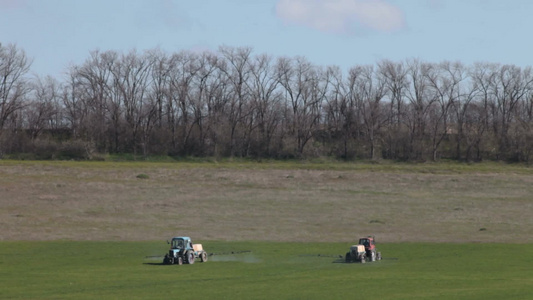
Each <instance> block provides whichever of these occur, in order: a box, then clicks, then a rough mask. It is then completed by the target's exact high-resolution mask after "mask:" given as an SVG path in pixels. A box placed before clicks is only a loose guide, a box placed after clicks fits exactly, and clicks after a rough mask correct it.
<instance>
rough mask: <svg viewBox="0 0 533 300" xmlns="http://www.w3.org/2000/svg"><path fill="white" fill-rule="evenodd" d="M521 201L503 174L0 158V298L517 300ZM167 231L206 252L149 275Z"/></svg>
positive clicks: (526, 256)
mask: <svg viewBox="0 0 533 300" xmlns="http://www.w3.org/2000/svg"><path fill="white" fill-rule="evenodd" d="M531 195H533V169H532V168H530V167H528V166H523V165H508V164H500V163H482V164H473V165H467V164H458V163H438V164H401V163H390V162H379V163H341V162H327V161H325V162H262V163H257V162H248V161H233V162H232V161H225V162H216V161H215V162H205V161H204V162H120V163H117V162H28V161H0V228H1V230H0V299H164V298H172V299H174V298H181V299H345V298H348V299H353V298H359V297H363V298H371V299H502V298H503V299H529V298H531V295H533V272H532V271H531V266H533V235H532V234H531V232H533V197H532V196H531ZM368 234H372V235H375V236H376V239H377V242H378V249H379V250H380V251H381V252H382V253H383V257H384V259H383V260H382V261H380V262H376V263H366V264H364V265H363V264H345V263H343V262H342V259H340V258H339V257H340V256H343V255H344V254H345V253H346V251H347V250H348V248H349V246H350V245H351V244H353V243H355V241H356V240H357V238H358V237H359V236H364V235H368ZM176 235H186V236H191V237H192V239H193V241H194V242H196V243H202V244H203V245H204V248H205V249H206V250H207V251H208V252H209V253H215V255H213V256H210V259H209V261H208V262H207V263H196V264H194V265H192V266H191V265H183V266H175V265H174V266H166V265H161V264H160V263H161V261H162V256H163V255H164V254H165V253H166V251H167V247H168V245H167V244H166V243H165V240H167V239H169V238H171V237H172V236H176ZM240 251H245V252H244V253H238V254H231V252H240Z"/></svg>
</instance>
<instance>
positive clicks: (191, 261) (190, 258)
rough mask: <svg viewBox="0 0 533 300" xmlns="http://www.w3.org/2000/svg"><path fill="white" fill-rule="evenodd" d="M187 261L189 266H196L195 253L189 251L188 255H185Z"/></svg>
mask: <svg viewBox="0 0 533 300" xmlns="http://www.w3.org/2000/svg"><path fill="white" fill-rule="evenodd" d="M185 259H186V260H187V262H186V263H188V264H189V265H192V264H194V252H192V251H187V253H186V254H185Z"/></svg>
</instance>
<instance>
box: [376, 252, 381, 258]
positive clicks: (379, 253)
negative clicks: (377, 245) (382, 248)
mask: <svg viewBox="0 0 533 300" xmlns="http://www.w3.org/2000/svg"><path fill="white" fill-rule="evenodd" d="M376 259H377V260H381V252H378V254H377V256H376Z"/></svg>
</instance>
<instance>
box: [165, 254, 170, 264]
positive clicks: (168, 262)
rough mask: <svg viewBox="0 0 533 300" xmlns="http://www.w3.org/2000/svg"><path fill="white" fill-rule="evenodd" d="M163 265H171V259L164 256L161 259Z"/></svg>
mask: <svg viewBox="0 0 533 300" xmlns="http://www.w3.org/2000/svg"><path fill="white" fill-rule="evenodd" d="M163 264H165V265H171V264H172V257H170V256H168V254H167V255H165V258H164V259H163Z"/></svg>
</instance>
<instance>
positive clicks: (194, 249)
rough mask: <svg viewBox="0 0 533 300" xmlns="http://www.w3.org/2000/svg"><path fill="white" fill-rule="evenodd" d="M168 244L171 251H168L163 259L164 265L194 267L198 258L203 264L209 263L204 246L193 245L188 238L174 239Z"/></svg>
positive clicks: (179, 237)
mask: <svg viewBox="0 0 533 300" xmlns="http://www.w3.org/2000/svg"><path fill="white" fill-rule="evenodd" d="M168 243H169V244H170V250H168V253H167V254H166V255H165V258H164V259H163V263H164V264H167V265H173V264H178V265H182V264H190V265H192V264H194V261H195V260H196V259H197V258H198V259H200V261H201V262H206V261H207V252H205V251H204V249H203V247H202V244H193V243H192V241H191V238H190V237H188V236H178V237H175V238H172V240H171V241H169V242H168Z"/></svg>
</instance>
